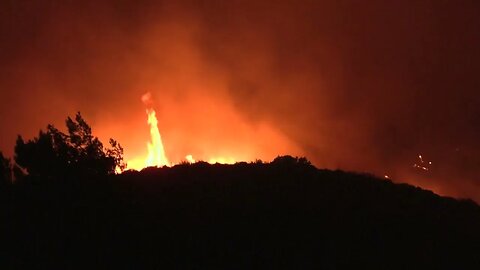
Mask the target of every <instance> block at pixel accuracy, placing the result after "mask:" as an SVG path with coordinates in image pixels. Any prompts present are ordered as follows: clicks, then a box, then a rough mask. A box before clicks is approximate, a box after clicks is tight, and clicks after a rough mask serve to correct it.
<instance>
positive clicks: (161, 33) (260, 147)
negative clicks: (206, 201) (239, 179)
mask: <svg viewBox="0 0 480 270" xmlns="http://www.w3.org/2000/svg"><path fill="white" fill-rule="evenodd" d="M479 15H480V1H477V0H472V1H467V0H456V1H447V0H411V1H404V0H402V1H401V0H398V1H394V0H391V1H385V0H378V1H377V0H368V1H353V0H351V1H348V0H336V1H333V0H332V1H321V0H317V1H279V0H275V1H221V0H219V1H183V2H182V1H164V2H162V1H133V0H132V1H129V0H115V1H114V0H112V1H98V0H95V1H90V0H82V1H67V0H63V1H60V0H58V1H49V0H41V1H34V0H25V1H17V0H3V1H1V3H0V127H1V131H0V149H1V150H2V151H3V152H4V153H6V154H7V155H8V156H12V155H13V146H14V143H15V139H16V136H17V135H18V134H21V135H22V136H23V137H25V138H32V137H33V136H35V135H36V134H37V133H38V130H39V129H41V128H45V126H46V125H47V124H48V123H53V124H55V125H56V126H57V127H63V121H64V120H65V118H66V117H67V116H68V115H74V114H75V113H76V112H77V111H81V112H82V115H83V116H84V117H85V119H86V120H87V122H89V123H90V124H91V125H92V127H93V132H94V134H96V135H98V136H99V137H100V138H101V139H102V140H103V141H104V142H106V141H107V140H106V138H108V137H113V138H115V139H117V140H118V141H119V142H120V143H121V144H122V145H123V146H124V148H125V154H126V159H127V161H128V160H129V159H134V158H137V157H143V156H144V155H145V153H146V143H147V141H148V140H149V130H148V126H147V123H146V114H145V109H146V108H145V104H144V103H142V101H141V96H142V95H143V94H145V93H147V92H150V93H151V94H152V97H153V99H154V100H155V101H154V105H153V106H154V107H155V110H156V111H157V117H158V120H159V124H158V126H159V129H160V132H161V134H162V136H163V142H164V145H165V149H166V153H167V155H168V156H169V158H170V160H173V161H180V160H181V159H182V158H184V157H185V155H187V154H192V155H193V156H194V157H195V158H196V159H204V160H208V159H209V158H212V157H220V156H221V157H225V158H232V159H234V160H247V161H251V160H255V159H257V158H258V159H264V160H271V159H272V158H274V157H275V156H276V155H280V154H292V155H299V156H306V157H307V158H308V159H309V160H311V161H312V162H313V163H314V164H315V165H316V166H317V167H320V168H324V167H325V168H330V169H337V168H339V169H343V170H349V171H360V172H371V173H374V174H376V175H378V176H380V177H383V176H384V175H385V174H386V175H388V176H390V177H391V178H393V180H394V181H396V182H407V183H411V184H414V185H418V186H421V187H424V188H428V189H432V190H434V191H435V192H437V193H440V194H444V195H450V196H456V197H469V198H473V199H475V200H476V201H477V202H478V201H480V179H479V172H480V157H479V150H480V141H479V139H480V94H479V93H478V90H480V76H479V75H480V73H479V71H480V49H479V48H480V16H479ZM419 154H421V155H422V157H423V159H424V161H425V165H426V166H427V165H428V161H431V162H432V164H431V165H428V171H426V170H423V169H420V168H414V167H413V166H414V164H418V163H419V158H418V155H419Z"/></svg>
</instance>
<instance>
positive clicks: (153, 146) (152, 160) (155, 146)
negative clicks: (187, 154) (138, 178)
mask: <svg viewBox="0 0 480 270" xmlns="http://www.w3.org/2000/svg"><path fill="white" fill-rule="evenodd" d="M147 115H148V125H149V126H150V137H151V142H149V143H148V157H147V162H146V165H147V166H157V167H161V166H168V165H169V162H168V159H167V156H166V155H165V149H164V147H163V142H162V136H161V135H160V131H158V120H157V116H156V115H155V110H154V109H147Z"/></svg>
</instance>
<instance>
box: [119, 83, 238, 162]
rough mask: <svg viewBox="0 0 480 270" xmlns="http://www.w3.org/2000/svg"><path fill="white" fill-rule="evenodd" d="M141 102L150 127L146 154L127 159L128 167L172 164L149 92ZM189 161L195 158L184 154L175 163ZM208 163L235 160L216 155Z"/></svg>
mask: <svg viewBox="0 0 480 270" xmlns="http://www.w3.org/2000/svg"><path fill="white" fill-rule="evenodd" d="M142 102H143V103H144V104H145V106H146V107H147V109H146V113H147V123H148V126H149V129H150V141H148V142H147V150H148V153H147V156H146V157H145V158H142V157H137V158H134V159H131V160H128V161H127V166H128V169H135V170H141V169H143V168H146V167H163V166H172V165H174V164H175V162H171V161H169V158H168V157H167V155H166V152H165V146H164V142H163V140H162V136H161V134H160V130H159V128H158V119H157V116H156V112H155V109H154V108H153V99H152V95H151V93H150V92H148V93H146V94H144V95H143V96H142ZM185 161H186V162H189V163H195V162H196V161H197V160H196V159H195V158H194V156H193V155H192V154H187V155H185V158H184V159H183V160H179V161H178V162H176V163H180V162H185ZM207 161H208V162H209V163H212V164H214V163H222V164H233V163H235V162H236V161H237V160H236V159H235V158H233V157H224V156H218V157H217V156H216V157H211V158H209V159H208V160H207Z"/></svg>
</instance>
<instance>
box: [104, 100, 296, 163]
mask: <svg viewBox="0 0 480 270" xmlns="http://www.w3.org/2000/svg"><path fill="white" fill-rule="evenodd" d="M152 93H153V92H152ZM156 93H158V92H156ZM156 95H159V94H156ZM142 102H143V103H144V104H145V105H146V106H147V108H148V109H147V115H148V121H147V122H148V125H149V133H148V135H147V133H146V132H145V131H146V130H147V129H146V128H145V126H141V125H140V124H139V122H133V121H132V122H131V123H125V124H126V127H131V128H130V129H131V130H134V132H132V131H129V132H127V133H124V134H128V137H125V139H123V141H126V143H125V149H126V151H125V160H127V166H128V169H134V170H141V169H143V168H145V167H150V166H172V165H175V164H179V163H182V162H185V161H186V162H188V163H195V162H197V161H205V162H208V163H211V164H215V163H221V164H234V163H236V162H240V161H247V162H248V161H254V160H256V159H262V160H266V161H267V160H273V159H274V158H275V157H276V156H278V155H282V154H292V155H298V156H300V155H302V153H301V151H299V150H298V149H297V147H296V146H294V145H293V144H292V143H291V142H290V140H288V139H287V138H286V137H285V136H284V135H283V134H281V133H280V132H279V131H278V130H276V129H274V128H273V127H272V126H271V125H270V124H269V123H267V122H258V123H250V121H248V119H245V118H243V117H242V116H241V115H239V114H238V113H237V111H236V109H235V107H234V106H233V105H232V104H231V103H229V102H227V99H226V98H225V97H220V96H211V97H205V96H197V95H194V96H186V97H184V98H183V99H181V100H176V99H174V98H172V96H171V95H170V94H168V92H163V93H162V99H161V102H160V101H158V102H155V106H154V103H153V99H152V94H151V93H147V94H144V95H143V96H142ZM153 107H155V109H153ZM134 113H135V112H134ZM135 114H136V113H135ZM138 121H140V120H138ZM140 122H142V121H140ZM103 128H104V129H105V127H103ZM147 136H148V139H147ZM138 141H144V142H145V141H147V142H148V143H147V149H145V148H144V146H143V145H144V144H143V145H142V144H140V143H138Z"/></svg>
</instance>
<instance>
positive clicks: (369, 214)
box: [0, 115, 480, 269]
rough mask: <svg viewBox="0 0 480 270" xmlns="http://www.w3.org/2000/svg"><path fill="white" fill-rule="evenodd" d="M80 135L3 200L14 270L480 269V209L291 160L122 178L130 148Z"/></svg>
mask: <svg viewBox="0 0 480 270" xmlns="http://www.w3.org/2000/svg"><path fill="white" fill-rule="evenodd" d="M67 127H68V129H69V132H68V134H63V133H61V132H60V131H58V130H56V129H54V128H53V127H51V126H49V128H48V129H47V131H46V132H41V133H40V135H39V137H37V138H35V139H34V140H31V141H27V142H24V141H23V139H21V138H20V139H19V142H18V143H17V146H16V156H15V161H16V162H17V163H18V164H19V165H20V166H21V167H22V168H24V169H26V171H27V172H28V176H26V179H31V180H32V181H20V182H16V183H15V184H14V185H10V187H9V188H0V220H1V223H0V226H1V227H0V232H1V239H2V241H1V242H0V250H1V253H0V254H1V255H0V268H1V269H31V268H60V269H71V268H105V269H111V268H127V269H137V268H154V269H158V268H165V267H168V268H182V269H204V268H208V269H210V268H222V269H230V268H238V269H251V268H262V269H265V268H273V269H276V268H291V269H305V268H325V269H352V268H357V267H361V268H367V269H478V265H480V257H479V256H478V254H479V251H480V233H479V228H480V207H479V206H478V205H477V204H476V203H474V202H472V201H469V200H455V199H451V198H445V197H440V196H438V195H436V194H434V193H432V192H430V191H426V190H422V189H420V188H417V187H413V186H410V185H406V184H394V183H392V182H391V181H389V180H384V179H377V178H375V177H373V176H370V175H363V174H354V173H345V172H342V171H330V170H319V169H317V168H315V167H314V166H312V165H311V164H310V162H309V161H308V160H307V159H305V158H296V157H291V156H281V157H278V158H276V159H275V160H274V161H272V162H271V163H267V162H262V161H259V160H258V161H256V162H253V163H246V162H242V163H237V164H235V165H220V164H215V165H211V164H208V163H205V162H198V163H194V164H188V163H184V164H180V165H176V166H173V167H171V168H168V167H164V168H153V167H152V168H147V169H144V170H142V171H141V172H137V171H125V172H124V173H122V174H118V175H114V174H112V173H113V172H114V165H117V166H118V165H119V164H120V163H121V148H120V147H119V146H118V145H117V146H115V144H114V146H113V148H112V149H114V150H115V149H116V150H118V151H116V150H115V151H114V150H111V151H113V152H109V150H105V149H103V147H102V146H101V143H100V142H99V141H98V139H96V138H94V137H93V136H92V135H91V130H90V128H89V127H88V125H86V123H84V121H83V120H82V119H81V117H80V115H77V118H76V119H75V121H73V120H71V119H70V118H69V119H67ZM87 127H88V128H87ZM36 158H37V159H41V160H35V159H36ZM115 158H116V159H115ZM2 160H6V159H5V158H3V157H2ZM2 164H7V166H6V167H8V166H10V167H11V165H12V164H8V162H7V163H5V162H3V163H2ZM2 166H3V165H2ZM4 167H5V166H4ZM2 168H3V167H2ZM10 171H11V170H10ZM72 179H76V180H82V181H71V180H72ZM55 180H58V181H55ZM88 180H90V181H88Z"/></svg>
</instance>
